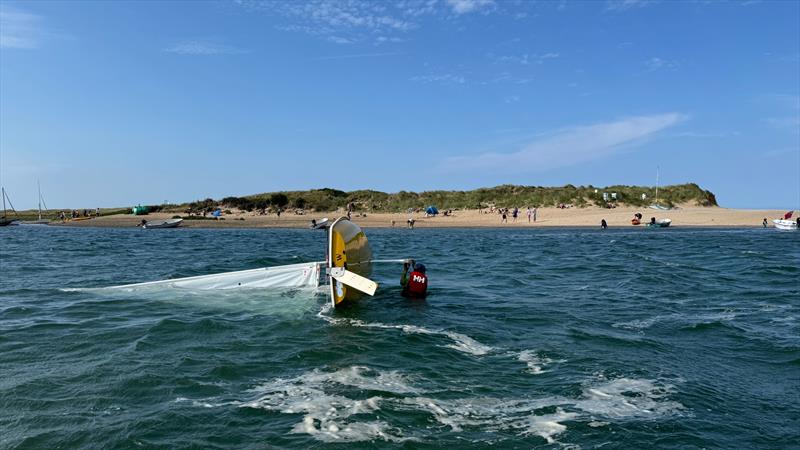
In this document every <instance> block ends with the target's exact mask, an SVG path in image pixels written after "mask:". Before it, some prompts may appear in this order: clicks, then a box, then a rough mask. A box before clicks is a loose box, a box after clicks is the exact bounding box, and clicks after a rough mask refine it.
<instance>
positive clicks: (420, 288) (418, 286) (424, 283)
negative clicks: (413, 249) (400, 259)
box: [400, 259, 428, 298]
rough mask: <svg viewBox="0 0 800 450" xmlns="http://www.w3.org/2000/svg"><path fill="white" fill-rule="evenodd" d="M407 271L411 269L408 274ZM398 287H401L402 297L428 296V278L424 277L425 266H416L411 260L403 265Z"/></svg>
mask: <svg viewBox="0 0 800 450" xmlns="http://www.w3.org/2000/svg"><path fill="white" fill-rule="evenodd" d="M409 269H412V271H411V273H408V270H409ZM400 285H401V286H403V297H410V298H425V296H426V295H428V276H427V275H425V265H424V264H417V263H415V262H414V260H413V259H412V260H410V261H406V262H405V263H403V276H402V277H401V278H400Z"/></svg>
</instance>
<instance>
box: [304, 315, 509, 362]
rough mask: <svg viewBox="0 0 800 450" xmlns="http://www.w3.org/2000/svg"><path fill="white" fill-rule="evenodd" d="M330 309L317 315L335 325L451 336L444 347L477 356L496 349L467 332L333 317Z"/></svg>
mask: <svg viewBox="0 0 800 450" xmlns="http://www.w3.org/2000/svg"><path fill="white" fill-rule="evenodd" d="M330 310H331V306H330V304H329V303H326V304H325V305H324V306H323V307H322V309H320V311H319V312H318V313H317V317H319V318H321V319H322V320H325V321H326V322H328V323H331V324H333V325H349V326H352V327H362V328H382V329H395V330H401V331H402V332H403V333H407V334H429V335H437V336H445V337H448V338H450V339H451V340H452V341H453V343H452V344H447V345H444V347H447V348H452V349H454V350H458V351H460V352H463V353H468V354H470V355H475V356H482V355H485V354H487V353H489V352H491V351H492V350H494V348H493V347H490V346H488V345H485V344H481V343H480V342H478V341H476V340H475V339H473V338H471V337H469V336H467V335H465V334H461V333H456V332H454V331H445V330H439V329H430V328H424V327H420V326H417V325H407V324H399V325H392V324H386V323H380V322H364V321H363V320H360V319H349V318H341V317H331V316H329V315H327V314H326V313H327V312H329V311H330Z"/></svg>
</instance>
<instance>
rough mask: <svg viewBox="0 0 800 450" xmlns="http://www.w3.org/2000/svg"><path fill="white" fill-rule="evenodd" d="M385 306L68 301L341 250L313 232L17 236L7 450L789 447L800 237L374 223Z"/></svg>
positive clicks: (798, 432) (2, 425)
mask: <svg viewBox="0 0 800 450" xmlns="http://www.w3.org/2000/svg"><path fill="white" fill-rule="evenodd" d="M368 234H369V236H370V241H371V242H372V246H373V250H374V252H375V256H376V257H378V258H402V257H407V256H414V257H416V258H417V259H419V260H421V261H424V262H425V263H426V265H427V267H428V273H429V276H430V280H431V283H432V289H431V295H430V297H429V299H428V300H427V301H426V302H409V301H407V300H405V299H403V298H402V297H400V295H399V288H398V287H397V286H396V284H397V279H398V276H399V269H400V268H399V267H396V266H392V265H383V266H380V267H378V268H377V270H376V273H375V278H376V279H377V280H378V281H379V282H381V283H382V287H381V289H380V290H379V294H378V295H377V296H376V297H375V298H371V299H365V300H363V301H361V302H360V303H359V304H358V305H356V306H355V307H352V308H349V309H347V310H345V311H331V310H330V309H329V308H328V307H327V306H326V305H327V301H326V300H327V298H326V296H325V295H323V294H321V293H313V292H303V291H293V292H283V293H267V292H236V293H230V292H228V293H208V292H204V293H198V292H181V291H176V290H166V291H163V292H149V293H144V294H142V293H114V294H109V293H108V292H106V293H102V292H101V293H98V292H64V291H62V290H60V288H67V287H73V288H74V287H96V286H108V285H113V284H121V283H128V282H138V281H147V280H156V279H161V278H167V277H178V276H189V275H198V274H205V273H213V272H219V271H227V270H240V269H246V268H254V267H261V266H267V265H275V264H289V263H296V262H301V261H316V260H320V259H323V258H324V256H323V254H324V242H323V236H322V234H321V233H319V232H314V231H311V230H196V229H177V230H150V231H143V230H138V229H124V230H122V229H120V230H103V229H59V228H49V227H23V226H20V227H8V228H0V246H1V247H0V248H1V249H2V253H1V254H0V256H1V257H2V260H1V262H0V264H1V266H0V269H2V270H1V276H2V278H1V279H0V448H69V449H74V448H97V449H128V448H189V447H192V448H226V449H227V448H247V449H250V448H273V447H274V448H309V447H314V448H324V447H327V446H335V445H336V443H347V446H348V448H349V447H353V448H373V447H399V448H443V447H455V446H458V447H459V448H482V447H487V446H494V447H496V448H518V447H524V448H530V447H542V448H548V447H553V448H561V447H570V448H599V447H602V448H651V447H661V448H692V447H707V448H787V447H792V446H795V447H796V446H797V442H798V439H800V402H798V400H800V398H799V397H798V392H799V389H800V326H799V325H798V312H799V311H798V310H799V309H800V301H799V300H798V291H799V290H800V233H779V232H775V231H774V230H682V229H667V230H642V229H639V230H624V231H623V230H607V231H606V232H601V231H599V230H517V229H514V230H508V229H506V230H491V229H464V230H430V229H427V230H426V229H420V230H414V231H409V230H405V229H402V230H368Z"/></svg>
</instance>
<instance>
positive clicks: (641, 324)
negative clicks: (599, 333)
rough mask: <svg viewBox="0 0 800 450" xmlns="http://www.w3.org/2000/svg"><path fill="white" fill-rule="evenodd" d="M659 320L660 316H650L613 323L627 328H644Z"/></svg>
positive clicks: (618, 326) (613, 325) (615, 325)
mask: <svg viewBox="0 0 800 450" xmlns="http://www.w3.org/2000/svg"><path fill="white" fill-rule="evenodd" d="M658 320H659V318H658V317H650V318H647V319H635V320H631V321H628V322H617V323H613V324H611V326H612V327H614V328H623V329H626V330H644V329H646V328H650V327H651V326H653V324H654V323H656V322H657V321H658Z"/></svg>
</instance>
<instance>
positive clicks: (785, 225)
mask: <svg viewBox="0 0 800 450" xmlns="http://www.w3.org/2000/svg"><path fill="white" fill-rule="evenodd" d="M772 223H774V224H775V228H777V229H779V230H787V231H797V229H798V228H797V225H798V224H797V222H796V221H794V220H786V219H775V220H773V221H772Z"/></svg>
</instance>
